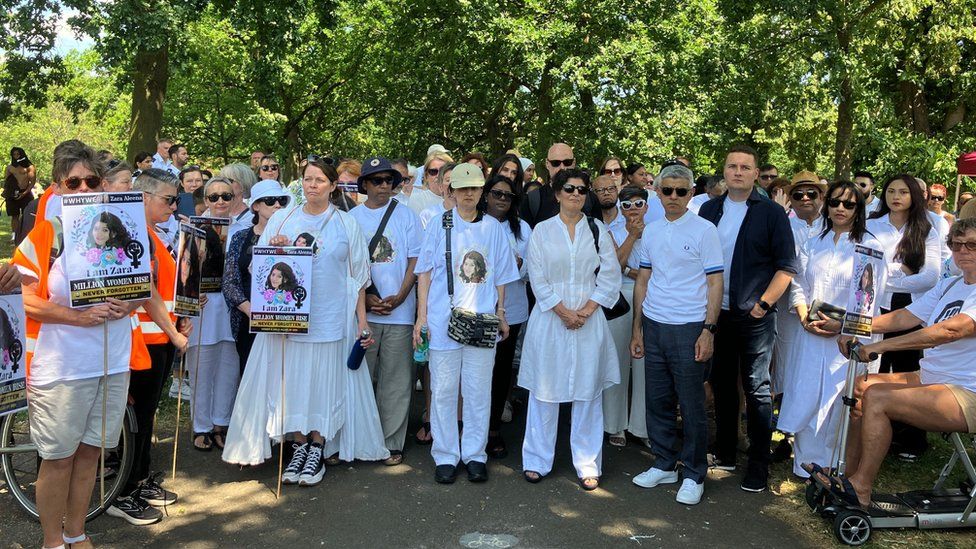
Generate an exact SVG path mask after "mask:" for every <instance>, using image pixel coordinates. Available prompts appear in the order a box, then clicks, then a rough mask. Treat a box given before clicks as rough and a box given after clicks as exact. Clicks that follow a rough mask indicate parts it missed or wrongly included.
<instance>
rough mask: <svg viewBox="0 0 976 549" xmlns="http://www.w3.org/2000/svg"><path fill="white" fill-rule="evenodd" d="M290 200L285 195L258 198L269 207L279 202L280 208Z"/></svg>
mask: <svg viewBox="0 0 976 549" xmlns="http://www.w3.org/2000/svg"><path fill="white" fill-rule="evenodd" d="M290 201H291V199H290V198H288V197H287V196H266V197H264V198H259V199H258V202H260V203H261V204H264V205H265V206H269V207H270V206H274V205H275V203H277V204H281V207H282V208H284V207H285V206H287V205H288V203H289V202H290ZM211 202H216V200H211Z"/></svg>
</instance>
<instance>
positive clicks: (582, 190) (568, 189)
mask: <svg viewBox="0 0 976 549" xmlns="http://www.w3.org/2000/svg"><path fill="white" fill-rule="evenodd" d="M563 192H564V193H566V194H573V192H576V194H582V195H586V193H588V192H589V189H588V188H587V187H586V185H570V184H569V183H566V184H565V185H563Z"/></svg>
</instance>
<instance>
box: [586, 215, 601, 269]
mask: <svg viewBox="0 0 976 549" xmlns="http://www.w3.org/2000/svg"><path fill="white" fill-rule="evenodd" d="M586 224H587V225H588V226H589V227H590V233H592V234H593V247H594V248H596V256H597V265H596V270H595V271H593V272H594V273H596V274H600V229H599V228H598V227H597V226H596V220H594V219H593V218H592V217H589V216H587V217H586Z"/></svg>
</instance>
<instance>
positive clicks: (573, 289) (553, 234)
mask: <svg viewBox="0 0 976 549" xmlns="http://www.w3.org/2000/svg"><path fill="white" fill-rule="evenodd" d="M596 224H597V227H598V228H599V243H600V254H599V255H597V252H596V249H595V247H594V243H593V236H592V233H591V232H590V228H589V226H588V225H587V222H586V218H583V219H580V221H578V222H577V223H576V225H575V227H574V228H573V229H574V234H573V237H572V238H570V235H569V230H568V229H567V227H566V224H565V223H563V221H562V219H560V218H559V217H558V216H557V217H554V218H551V219H547V220H545V221H542V222H541V223H539V224H538V225H536V227H535V229H534V230H533V232H532V236H531V237H530V238H529V250H528V255H527V262H528V270H529V280H530V282H531V284H532V291H533V293H535V296H536V304H535V309H534V311H533V312H532V314H531V315H530V316H529V323H528V327H527V328H526V334H525V340H526V341H527V342H531V345H525V346H524V347H523V349H522V362H521V369H520V373H519V385H520V386H522V387H524V388H526V389H528V390H529V391H531V392H532V396H534V397H535V398H537V399H539V400H542V401H544V402H569V401H574V400H580V401H589V400H593V399H594V398H596V397H598V396H600V394H601V393H602V392H603V390H604V389H605V388H607V387H610V386H611V385H615V384H617V383H620V369H619V366H618V363H617V350H616V348H615V347H614V344H613V336H612V335H611V334H610V328H609V325H608V324H607V319H606V316H604V314H603V311H602V310H600V309H597V311H596V312H595V313H593V315H592V316H590V318H589V319H588V320H587V321H586V323H585V324H583V326H582V327H581V328H579V329H576V330H569V329H568V328H566V327H565V326H564V325H563V323H562V320H560V319H559V317H558V316H557V315H556V313H555V312H554V311H553V310H552V309H553V307H555V306H556V305H558V304H559V303H562V304H563V305H564V306H565V307H567V308H569V309H580V308H582V307H583V306H584V305H585V304H586V302H587V301H589V300H591V299H592V300H593V301H595V302H597V303H599V304H600V305H602V306H604V307H612V306H613V305H614V304H615V303H616V302H617V298H618V297H619V295H620V285H621V275H620V264H619V263H618V262H617V255H616V252H615V250H614V247H613V243H612V240H611V238H610V234H609V233H608V232H607V229H606V226H605V225H604V224H603V223H602V222H600V221H599V220H597V221H596ZM597 266H599V267H600V272H599V274H594V271H595V270H596V268H597Z"/></svg>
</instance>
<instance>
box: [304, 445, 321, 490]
mask: <svg viewBox="0 0 976 549" xmlns="http://www.w3.org/2000/svg"><path fill="white" fill-rule="evenodd" d="M324 476H325V464H324V463H322V445H321V444H318V443H316V442H313V443H312V444H311V445H310V446H309V448H308V458H307V459H306V460H305V466H304V467H302V474H301V476H299V477H298V485H299V486H315V485H316V484H318V483H320V482H322V477H324Z"/></svg>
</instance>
